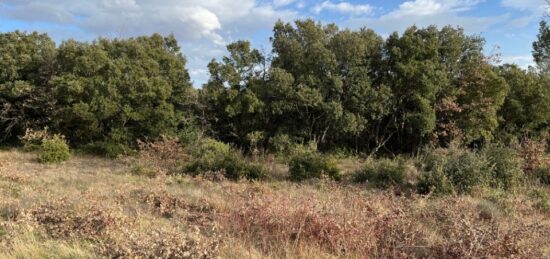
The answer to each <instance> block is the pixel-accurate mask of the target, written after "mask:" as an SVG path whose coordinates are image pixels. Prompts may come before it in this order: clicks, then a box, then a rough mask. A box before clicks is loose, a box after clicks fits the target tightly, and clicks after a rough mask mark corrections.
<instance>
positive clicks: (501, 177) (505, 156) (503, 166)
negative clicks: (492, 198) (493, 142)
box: [482, 146, 523, 190]
mask: <svg viewBox="0 0 550 259" xmlns="http://www.w3.org/2000/svg"><path fill="white" fill-rule="evenodd" d="M482 155H484V156H486V157H487V161H488V162H489V164H490V165H491V169H492V175H491V181H490V184H491V186H492V187H494V188H501V189H504V190H512V189H514V188H516V187H517V186H519V185H520V184H521V182H522V179H523V170H522V166H523V161H522V159H520V157H519V156H518V154H517V153H516V151H514V150H513V149H510V148H506V147H498V146H488V147H486V148H485V149H484V150H483V154H482Z"/></svg>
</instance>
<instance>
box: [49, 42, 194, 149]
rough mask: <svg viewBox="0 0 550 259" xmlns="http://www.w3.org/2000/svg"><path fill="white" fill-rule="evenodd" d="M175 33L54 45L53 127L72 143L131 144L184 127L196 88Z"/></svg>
mask: <svg viewBox="0 0 550 259" xmlns="http://www.w3.org/2000/svg"><path fill="white" fill-rule="evenodd" d="M179 51H180V49H179V46H178V45H177V42H176V40H175V39H174V37H173V36H168V37H162V36H160V35H158V34H155V35H152V36H150V37H138V38H131V39H114V40H108V39H99V40H98V41H94V42H93V43H79V42H76V41H73V40H70V41H66V42H63V43H62V44H61V46H60V47H59V49H58V54H57V62H58V68H57V69H58V75H57V76H55V77H53V78H52V79H51V80H50V82H49V85H50V86H51V87H52V88H53V90H54V95H55V98H56V99H57V100H58V105H59V106H60V113H59V116H57V117H56V118H55V128H57V129H58V130H59V131H61V132H62V133H64V134H65V135H66V136H68V137H69V139H70V140H71V142H72V143H73V144H86V143H90V142H96V141H100V142H102V141H107V142H114V143H120V144H130V145H131V144H134V141H135V139H138V138H156V137H158V136H160V135H161V134H169V133H175V132H176V131H177V130H178V129H179V128H181V127H183V126H184V123H185V118H186V117H189V113H190V111H189V110H186V109H185V108H186V107H187V106H188V105H189V103H190V101H191V100H190V98H192V96H193V93H192V92H193V91H194V89H193V88H192V86H191V84H190V82H189V75H188V73H187V70H185V58H184V57H183V56H182V55H181V53H180V52H179Z"/></svg>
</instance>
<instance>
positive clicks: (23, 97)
mask: <svg viewBox="0 0 550 259" xmlns="http://www.w3.org/2000/svg"><path fill="white" fill-rule="evenodd" d="M55 53H56V50H55V43H54V42H53V41H52V40H51V39H50V37H48V35H46V34H39V33H36V32H33V33H24V32H20V31H15V32H11V33H2V34H0V109H1V110H0V135H2V137H0V143H1V142H4V141H8V142H12V141H14V140H16V137H17V136H19V135H21V134H23V133H24V132H25V129H26V128H35V129H37V128H42V127H44V126H46V125H47V124H48V123H49V121H50V118H51V116H52V115H53V113H54V111H55V109H54V108H55V100H54V99H53V98H52V96H51V94H50V88H49V87H48V85H47V82H48V80H49V78H50V77H51V76H52V74H53V73H54V64H55Z"/></svg>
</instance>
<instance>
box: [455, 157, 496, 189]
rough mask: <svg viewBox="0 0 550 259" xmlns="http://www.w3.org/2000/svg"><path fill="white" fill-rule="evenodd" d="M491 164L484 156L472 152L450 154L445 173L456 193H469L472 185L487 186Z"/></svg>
mask: <svg viewBox="0 0 550 259" xmlns="http://www.w3.org/2000/svg"><path fill="white" fill-rule="evenodd" d="M491 171H492V170H491V165H490V163H489V161H488V160H487V159H486V158H485V157H484V156H481V155H479V154H478V153H474V152H468V151H465V152H462V153H460V154H450V156H449V160H448V161H447V164H446V165H445V173H446V175H447V177H449V180H450V181H451V182H452V183H453V185H454V188H455V190H456V191H457V192H458V193H469V192H471V191H472V190H473V188H474V187H478V186H487V185H488V184H489V180H490V176H491Z"/></svg>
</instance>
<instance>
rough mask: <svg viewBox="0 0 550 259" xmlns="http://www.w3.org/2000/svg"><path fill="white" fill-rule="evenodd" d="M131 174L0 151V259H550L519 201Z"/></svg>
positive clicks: (81, 161) (547, 218) (491, 195)
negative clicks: (105, 258)
mask: <svg viewBox="0 0 550 259" xmlns="http://www.w3.org/2000/svg"><path fill="white" fill-rule="evenodd" d="M134 162H135V161H134V160H131V159H130V160H108V159H99V158H95V157H85V156H76V157H74V158H73V159H71V160H70V161H67V162H64V163H62V164H60V165H43V164H39V163H37V161H36V158H35V157H34V156H33V155H30V154H26V153H21V152H19V151H17V150H9V151H0V258H97V257H100V258H101V257H117V258H212V257H221V258H388V257H389V258H419V257H432V258H433V257H437V258H439V257H441V258H462V257H466V258H469V257H488V258H500V257H516V258H544V257H550V215H549V214H548V212H545V211H543V210H540V209H538V208H537V206H536V201H535V200H533V199H532V198H531V197H530V196H529V195H524V194H522V193H518V194H513V195H512V194H501V193H495V192H494V191H490V190H479V191H478V192H476V193H475V194H474V195H473V196H461V197H445V198H424V197H418V196H408V197H405V196H395V195H394V194H393V192H389V191H387V192H386V191H373V190H367V189H366V188H365V187H363V186H349V185H348V186H345V185H343V184H337V183H334V182H331V181H325V180H320V181H312V182H309V183H307V184H294V183H290V182H287V181H282V180H275V181H270V182H256V183H250V182H231V181H221V182H212V181H208V180H205V179H193V178H189V177H180V176H166V175H164V174H159V175H158V176H157V177H154V178H150V177H147V176H143V175H133V174H131V171H132V168H133V167H134V166H135V164H133V163H134ZM142 162H143V161H142ZM155 163H158V161H155ZM346 163H347V164H346ZM270 165H271V166H273V167H274V168H275V167H277V171H278V174H281V175H283V174H284V168H280V167H278V166H277V164H276V163H274V162H272V163H271V164H270ZM155 166H157V165H155ZM341 166H342V167H346V168H352V167H355V163H351V162H349V161H348V162H345V163H343V165H341ZM350 170H351V169H350ZM275 179H279V177H275ZM543 190H544V191H545V192H548V189H543ZM526 193H527V192H526Z"/></svg>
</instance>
